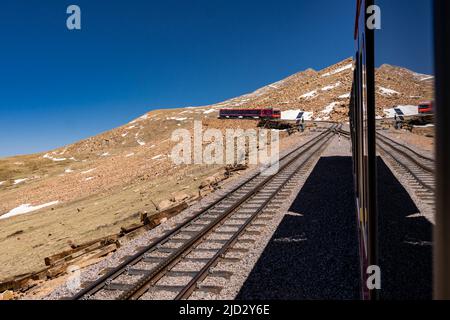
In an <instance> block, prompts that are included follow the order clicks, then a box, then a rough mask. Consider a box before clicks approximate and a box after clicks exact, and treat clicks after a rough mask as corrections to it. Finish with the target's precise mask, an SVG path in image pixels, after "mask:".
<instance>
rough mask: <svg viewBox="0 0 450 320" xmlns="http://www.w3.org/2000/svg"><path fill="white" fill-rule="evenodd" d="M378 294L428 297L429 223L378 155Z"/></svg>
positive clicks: (390, 298)
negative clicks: (379, 270)
mask: <svg viewBox="0 0 450 320" xmlns="http://www.w3.org/2000/svg"><path fill="white" fill-rule="evenodd" d="M378 199H379V201H378V210H379V212H380V214H379V228H380V230H379V232H380V239H379V243H380V245H379V255H380V267H381V271H382V279H381V282H382V290H381V292H380V297H381V298H382V299H386V300H392V299H393V300H401V299H414V300H417V299H421V300H422V299H431V298H432V269H433V267H432V265H433V262H432V255H433V253H432V224H431V223H430V222H429V221H428V220H427V219H425V218H424V217H410V216H414V215H416V214H417V213H419V209H418V208H417V207H416V205H415V204H414V202H413V201H412V200H411V198H410V196H409V194H408V193H407V192H406V190H405V189H404V188H403V186H402V185H401V183H400V182H399V181H398V180H397V179H396V178H395V177H394V175H393V174H392V172H391V171H390V169H389V168H388V167H387V166H386V164H385V163H384V162H383V160H382V159H380V158H379V159H378Z"/></svg>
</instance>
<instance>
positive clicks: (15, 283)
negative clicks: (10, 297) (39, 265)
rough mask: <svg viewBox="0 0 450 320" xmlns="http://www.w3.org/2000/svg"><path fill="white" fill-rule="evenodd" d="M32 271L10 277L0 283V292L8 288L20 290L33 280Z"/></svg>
mask: <svg viewBox="0 0 450 320" xmlns="http://www.w3.org/2000/svg"><path fill="white" fill-rule="evenodd" d="M31 276H32V273H26V274H22V275H19V276H16V277H10V278H7V279H5V280H4V281H2V282H1V283H0V292H3V291H6V290H18V289H20V288H21V287H24V286H25V285H26V284H27V283H28V282H29V281H30V280H31Z"/></svg>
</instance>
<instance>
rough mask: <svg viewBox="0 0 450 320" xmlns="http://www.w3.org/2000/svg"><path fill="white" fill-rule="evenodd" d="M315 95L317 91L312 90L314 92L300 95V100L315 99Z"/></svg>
mask: <svg viewBox="0 0 450 320" xmlns="http://www.w3.org/2000/svg"><path fill="white" fill-rule="evenodd" d="M316 95H317V90H314V91H311V92H308V93H305V94H304V95H301V96H300V98H303V99H312V98H314V97H316Z"/></svg>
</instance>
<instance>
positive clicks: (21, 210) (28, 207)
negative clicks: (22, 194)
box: [0, 201, 59, 219]
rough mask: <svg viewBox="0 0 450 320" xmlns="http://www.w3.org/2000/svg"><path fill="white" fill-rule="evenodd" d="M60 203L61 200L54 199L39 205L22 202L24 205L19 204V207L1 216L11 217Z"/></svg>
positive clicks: (1, 217) (4, 217)
mask: <svg viewBox="0 0 450 320" xmlns="http://www.w3.org/2000/svg"><path fill="white" fill-rule="evenodd" d="M58 203H59V201H52V202H49V203H45V204H41V205H38V206H32V205H31V204H22V205H20V206H18V207H17V208H14V209H12V210H11V211H10V212H8V213H7V214H4V215H2V216H0V219H7V218H11V217H14V216H18V215H21V214H25V213H29V212H32V211H36V210H39V209H43V208H46V207H50V206H53V205H56V204H58Z"/></svg>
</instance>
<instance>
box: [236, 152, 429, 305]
mask: <svg viewBox="0 0 450 320" xmlns="http://www.w3.org/2000/svg"><path fill="white" fill-rule="evenodd" d="M378 172H379V200H380V201H379V209H380V212H381V213H382V214H381V215H380V216H381V218H380V221H379V222H380V226H379V228H380V255H381V260H380V266H381V269H382V291H381V298H382V299H428V298H431V270H432V267H431V265H432V263H431V246H430V241H431V224H430V223H429V222H428V221H427V220H426V219H424V218H409V216H410V215H413V214H416V213H418V211H419V210H418V209H417V208H416V206H415V205H414V203H413V201H412V200H411V198H410V197H409V195H408V193H407V192H406V190H405V189H404V188H403V187H402V185H401V184H400V183H399V182H398V181H397V179H396V178H395V177H394V176H393V175H392V173H391V172H390V170H389V169H388V168H387V167H386V165H385V164H384V162H383V161H382V160H381V159H379V168H378ZM354 203H355V201H354V192H353V178H352V160H351V158H350V157H329V158H322V159H320V160H319V162H318V164H317V166H316V167H315V168H314V170H313V172H312V173H311V175H310V177H309V178H308V180H307V181H306V183H305V185H304V187H303V188H302V190H301V191H300V193H299V194H298V195H297V197H296V199H295V201H294V202H293V204H292V206H291V208H290V214H288V215H286V216H285V217H284V219H283V220H282V222H281V223H280V225H279V226H278V228H277V230H276V231H275V234H274V235H273V237H272V239H271V240H270V242H269V244H268V245H267V247H266V249H265V250H264V252H263V254H262V255H261V257H260V259H259V260H258V262H257V264H256V266H255V268H254V269H253V270H252V272H251V273H250V275H249V277H248V279H247V280H246V282H245V283H244V286H243V287H242V289H241V291H240V292H239V294H238V296H237V299H240V300H246V299H251V300H253V299H263V300H265V299H273V300H316V299H321V300H322V299H325V300H346V299H359V298H360V293H359V292H360V272H359V257H358V249H357V248H358V240H357V239H358V236H357V228H356V226H357V224H356V219H355V205H354Z"/></svg>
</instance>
